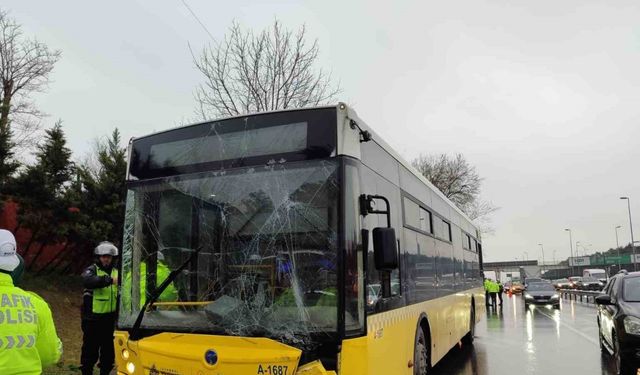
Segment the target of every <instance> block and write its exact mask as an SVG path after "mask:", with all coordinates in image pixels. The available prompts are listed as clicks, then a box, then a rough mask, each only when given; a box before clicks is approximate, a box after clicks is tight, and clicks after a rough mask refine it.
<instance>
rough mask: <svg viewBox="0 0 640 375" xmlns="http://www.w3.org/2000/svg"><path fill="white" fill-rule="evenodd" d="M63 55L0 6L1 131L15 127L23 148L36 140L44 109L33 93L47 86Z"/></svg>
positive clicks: (15, 138)
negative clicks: (37, 104)
mask: <svg viewBox="0 0 640 375" xmlns="http://www.w3.org/2000/svg"><path fill="white" fill-rule="evenodd" d="M60 56H61V52H60V51H58V50H51V49H49V48H48V47H47V45H46V44H44V43H41V42H39V41H37V40H36V39H30V38H27V37H25V36H24V35H23V33H22V30H21V27H20V25H19V24H17V23H16V21H15V20H14V19H13V18H11V17H9V15H8V13H7V12H5V11H2V10H0V84H2V91H1V92H0V131H3V132H7V133H9V130H11V133H12V134H13V139H12V143H13V145H14V147H18V148H23V147H26V146H30V145H32V144H33V142H34V141H35V136H36V135H37V130H38V129H40V119H41V118H42V116H43V113H42V112H40V111H39V110H38V109H37V108H36V107H35V105H34V103H33V101H32V100H30V96H31V94H33V93H34V92H41V91H43V90H44V89H45V88H46V87H47V84H48V82H49V74H50V73H51V71H52V70H53V67H54V65H55V63H56V62H57V61H58V60H59V59H60ZM9 127H11V128H12V129H9Z"/></svg>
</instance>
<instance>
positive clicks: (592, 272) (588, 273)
mask: <svg viewBox="0 0 640 375" xmlns="http://www.w3.org/2000/svg"><path fill="white" fill-rule="evenodd" d="M582 277H593V278H594V279H598V281H600V282H601V283H602V284H606V283H607V281H608V280H609V277H608V276H607V271H605V270H603V269H600V268H588V269H586V270H583V271H582Z"/></svg>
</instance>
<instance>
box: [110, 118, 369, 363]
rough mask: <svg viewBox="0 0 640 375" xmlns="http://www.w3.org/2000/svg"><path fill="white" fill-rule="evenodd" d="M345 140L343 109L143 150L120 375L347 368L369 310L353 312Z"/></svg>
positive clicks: (193, 135) (195, 133) (137, 156)
mask: <svg viewBox="0 0 640 375" xmlns="http://www.w3.org/2000/svg"><path fill="white" fill-rule="evenodd" d="M336 133H337V130H336V108H335V107H331V108H320V109H312V110H300V111H283V112H276V113H267V114H258V115H253V116H244V117H237V118H231V119H226V120H221V121H214V122H207V123H201V124H196V125H192V126H188V127H183V128H178V129H173V130H170V131H167V132H162V133H157V134H154V135H150V136H147V137H143V138H139V139H135V140H133V141H132V143H131V145H130V159H129V170H128V179H127V180H128V181H127V186H128V187H127V188H128V194H127V202H126V214H125V228H124V232H125V234H124V240H123V252H122V270H121V272H122V273H121V275H122V276H121V281H120V283H121V298H120V307H119V318H118V330H117V332H116V337H115V346H116V355H117V364H118V372H119V373H131V374H133V373H136V374H137V373H141V374H142V373H144V374H147V373H149V374H269V375H288V374H297V373H314V374H316V373H318V374H322V373H324V371H325V368H326V369H336V366H337V357H338V352H339V343H340V342H341V341H340V340H341V339H342V338H343V337H344V332H345V331H349V330H350V329H351V328H352V327H360V328H362V327H363V326H364V323H363V319H364V318H363V314H364V313H359V311H362V309H363V306H355V307H353V308H352V310H354V311H355V313H354V314H350V313H348V312H346V313H345V311H348V310H349V309H348V308H347V309H345V307H344V302H343V301H344V300H345V296H344V295H343V294H344V290H345V287H344V282H345V277H346V276H345V275H346V274H348V273H349V272H348V270H345V269H344V265H343V262H342V259H341V256H340V255H339V254H341V252H339V251H338V249H339V248H340V246H343V243H344V239H343V238H342V237H343V236H342V235H341V233H343V230H342V229H341V226H342V225H343V222H344V219H343V218H342V216H341V215H344V210H341V208H342V207H343V206H344V205H345V203H344V199H345V198H344V196H343V195H344V194H343V192H344V191H345V188H344V186H345V184H349V182H345V181H344V180H345V179H344V178H343V167H344V163H345V161H344V160H342V159H341V158H338V157H336V139H337V134H336ZM341 211H342V213H341ZM341 285H342V286H343V287H341ZM362 288H363V286H362V285H361V283H360V284H359V285H358V286H356V287H355V289H359V290H356V291H355V292H354V293H356V297H357V294H358V293H359V294H360V297H362V295H363V291H362ZM347 289H349V290H350V291H351V289H353V288H352V287H351V286H349V288H347ZM360 299H361V300H362V298H360ZM360 305H362V302H361V303H360ZM331 373H332V372H331Z"/></svg>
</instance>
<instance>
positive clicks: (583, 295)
mask: <svg viewBox="0 0 640 375" xmlns="http://www.w3.org/2000/svg"><path fill="white" fill-rule="evenodd" d="M559 292H560V294H561V295H562V298H565V299H568V300H574V301H580V302H587V303H589V302H591V303H596V297H597V296H599V295H601V294H602V292H601V291H599V290H575V289H560V290H559Z"/></svg>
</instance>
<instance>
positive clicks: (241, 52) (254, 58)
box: [192, 20, 340, 119]
mask: <svg viewBox="0 0 640 375" xmlns="http://www.w3.org/2000/svg"><path fill="white" fill-rule="evenodd" d="M318 52H319V47H318V41H317V40H314V41H313V42H312V43H310V44H309V43H308V42H307V40H306V29H305V27H304V26H301V27H300V28H299V29H298V31H297V33H295V34H294V33H293V32H291V31H289V30H285V29H284V28H283V27H282V25H281V24H280V22H278V21H277V20H276V21H274V23H273V26H272V27H270V28H267V29H265V30H263V31H261V32H259V33H257V34H256V33H254V32H253V31H246V30H243V29H242V28H241V27H240V25H239V24H237V23H234V24H233V25H232V26H231V28H230V29H229V34H227V35H225V37H224V40H223V41H222V42H220V43H215V44H212V45H209V46H207V47H205V48H204V49H203V50H202V52H201V53H200V55H198V56H195V55H194V54H193V51H192V55H193V61H194V64H195V66H196V68H197V69H198V70H199V71H200V72H201V73H202V74H203V75H204V82H203V83H202V84H200V85H199V86H198V88H197V89H196V94H195V96H196V100H197V102H198V110H197V111H198V115H199V116H201V117H202V118H204V119H207V118H212V117H224V116H235V115H239V114H245V113H253V112H262V111H270V110H276V109H284V108H301V107H308V106H317V105H320V104H324V103H327V102H329V101H332V100H334V99H335V96H336V95H337V94H338V93H339V92H340V89H339V87H338V86H333V85H332V83H331V75H330V74H328V73H326V72H324V71H323V70H322V69H316V68H315V67H314V64H315V63H316V60H317V58H318Z"/></svg>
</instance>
